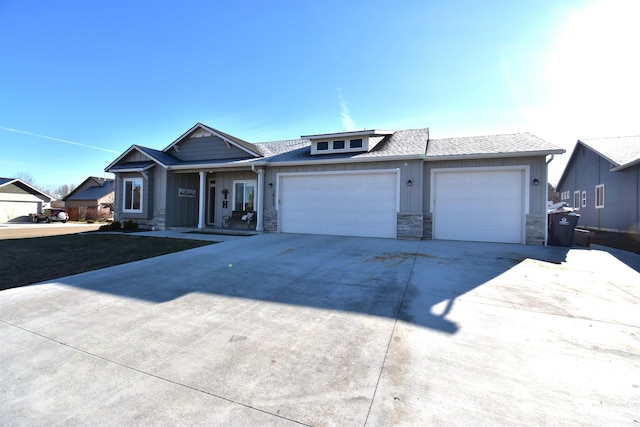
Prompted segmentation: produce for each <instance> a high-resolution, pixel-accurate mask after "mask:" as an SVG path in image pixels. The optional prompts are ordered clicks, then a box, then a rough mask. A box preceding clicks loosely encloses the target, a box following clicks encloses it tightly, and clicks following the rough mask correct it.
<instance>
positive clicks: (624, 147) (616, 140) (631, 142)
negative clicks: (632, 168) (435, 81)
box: [580, 136, 640, 167]
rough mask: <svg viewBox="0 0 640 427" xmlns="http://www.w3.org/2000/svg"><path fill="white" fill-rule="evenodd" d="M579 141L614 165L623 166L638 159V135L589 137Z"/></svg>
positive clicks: (639, 145)
mask: <svg viewBox="0 0 640 427" xmlns="http://www.w3.org/2000/svg"><path fill="white" fill-rule="evenodd" d="M580 142H582V143H583V144H584V145H586V146H587V147H589V148H591V149H592V150H593V151H595V152H596V153H598V154H600V155H601V156H602V157H604V158H606V159H607V160H609V161H610V162H611V163H613V164H614V165H615V166H622V167H624V166H626V165H630V164H632V163H634V164H635V163H637V162H638V161H639V160H640V136H620V137H611V138H590V139H581V140H580Z"/></svg>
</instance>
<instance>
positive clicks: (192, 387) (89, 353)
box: [0, 319, 309, 426]
mask: <svg viewBox="0 0 640 427" xmlns="http://www.w3.org/2000/svg"><path fill="white" fill-rule="evenodd" d="M0 322H2V323H4V324H6V325H9V326H12V327H14V328H16V329H20V330H22V331H24V332H27V333H29V334H32V335H36V336H38V337H40V338H43V339H45V340H48V341H51V342H54V343H56V344H60V345H62V346H65V347H67V348H69V349H71V350H74V351H77V352H80V353H83V354H86V355H88V356H91V357H95V358H97V359H100V360H104V361H105V362H107V363H111V364H114V365H118V366H121V367H123V368H125V369H128V370H130V371H133V372H137V373H139V374H142V375H145V376H148V377H152V378H155V379H158V380H160V381H164V382H167V383H170V384H173V385H176V386H178V387H183V388H186V389H189V390H192V391H195V392H198V393H202V394H206V395H207V396H211V397H214V398H216V399H220V400H224V401H226V402H229V403H232V404H234V405H240V406H243V407H245V408H248V409H252V410H254V411H258V412H262V413H263V414H266V415H271V416H273V417H276V418H280V419H283V420H286V421H290V422H292V423H296V424H298V425H302V426H309V424H305V423H302V422H300V421H297V420H294V419H291V418H287V417H284V416H282V415H280V414H274V413H272V412H268V411H265V410H263V409H260V408H256V407H254V406H251V405H249V404H246V403H242V402H238V401H235V400H233V399H229V398H228V397H224V396H220V395H217V394H215V393H211V392H210V391H207V390H202V389H200V388H197V387H194V386H190V385H188V384H184V383H181V382H178V381H175V380H171V379H169V378H165V377H162V376H160V375H156V374H153V373H151V372H147V371H143V370H141V369H138V368H135V367H133V366H129V365H125V364H124V363H120V362H118V361H115V360H112V359H109V358H107V357H104V356H100V355H99V354H95V353H92V352H90V351H87V350H83V349H81V348H78V347H75V346H73V345H71V344H67V343H65V342H62V341H60V340H57V339H55V338H51V337H48V336H46V335H43V334H41V333H39V332H35V331H32V330H30V329H27V328H24V327H22V326H19V325H15V324H13V323H11V322H7V321H5V320H2V319H0Z"/></svg>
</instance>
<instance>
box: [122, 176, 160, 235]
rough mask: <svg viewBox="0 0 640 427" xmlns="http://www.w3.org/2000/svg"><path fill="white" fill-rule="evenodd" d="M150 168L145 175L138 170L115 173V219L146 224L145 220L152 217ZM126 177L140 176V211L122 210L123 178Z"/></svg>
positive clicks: (152, 179) (151, 177) (152, 188)
mask: <svg viewBox="0 0 640 427" xmlns="http://www.w3.org/2000/svg"><path fill="white" fill-rule="evenodd" d="M155 169H156V168H155V167H154V168H152V169H150V170H148V171H147V173H146V176H145V175H143V174H141V173H138V172H121V173H117V174H116V182H115V191H114V201H113V202H114V212H115V218H114V219H115V220H116V221H126V220H132V221H135V222H138V223H143V224H146V222H147V221H146V220H148V219H151V218H152V217H153V209H154V206H153V200H154V193H153V192H154V181H155V180H154V177H155V174H154V172H155V171H154V170H155ZM126 178H142V212H140V213H138V212H123V211H122V208H123V204H124V201H123V197H124V188H123V185H124V179H126Z"/></svg>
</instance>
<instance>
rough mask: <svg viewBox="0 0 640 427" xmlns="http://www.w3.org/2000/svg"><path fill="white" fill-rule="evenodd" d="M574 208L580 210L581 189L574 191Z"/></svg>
mask: <svg viewBox="0 0 640 427" xmlns="http://www.w3.org/2000/svg"><path fill="white" fill-rule="evenodd" d="M573 208H574V209H575V210H580V192H579V191H574V192H573Z"/></svg>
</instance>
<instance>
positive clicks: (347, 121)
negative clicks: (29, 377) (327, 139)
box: [338, 88, 355, 131]
mask: <svg viewBox="0 0 640 427" xmlns="http://www.w3.org/2000/svg"><path fill="white" fill-rule="evenodd" d="M338 100H339V101H340V117H341V118H342V126H343V127H344V128H345V129H346V130H348V131H352V130H354V128H355V123H354V122H353V119H352V118H351V113H350V112H349V103H348V102H347V101H346V100H345V99H344V96H342V89H340V88H338Z"/></svg>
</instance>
